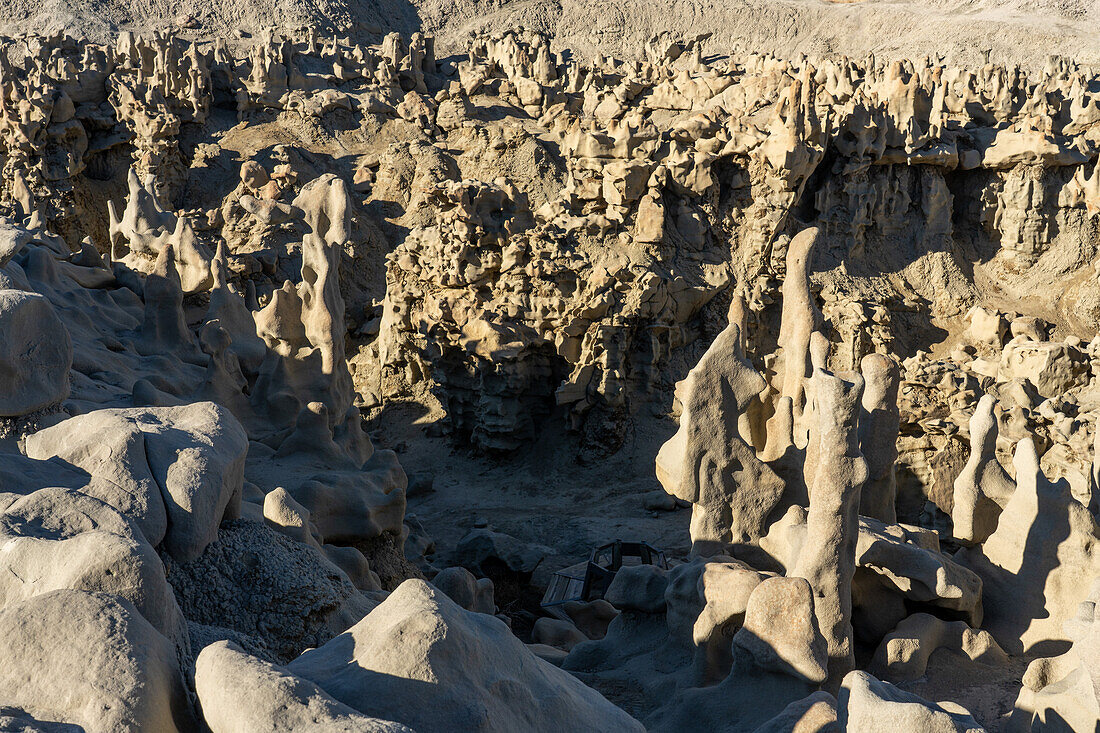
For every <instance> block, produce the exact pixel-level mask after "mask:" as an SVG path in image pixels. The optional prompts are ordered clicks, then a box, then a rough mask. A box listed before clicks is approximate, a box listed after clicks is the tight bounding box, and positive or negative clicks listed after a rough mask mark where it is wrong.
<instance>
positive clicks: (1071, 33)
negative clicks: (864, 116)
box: [0, 0, 1100, 69]
mask: <svg viewBox="0 0 1100 733" xmlns="http://www.w3.org/2000/svg"><path fill="white" fill-rule="evenodd" d="M0 11H3V12H2V16H0V17H3V18H5V19H9V20H7V21H6V22H0V31H3V32H4V33H8V34H15V33H19V32H25V31H31V30H33V31H55V30H68V31H69V32H72V33H75V34H81V35H86V36H90V37H93V38H97V39H100V40H106V39H108V38H111V37H113V35H114V34H115V33H117V31H118V30H121V29H136V30H147V29H154V28H159V29H164V28H173V29H175V30H177V31H178V32H181V33H183V34H184V35H186V36H188V37H210V36H214V35H222V36H228V37H230V38H231V39H236V38H237V36H238V30H240V31H243V32H244V33H245V34H246V35H247V34H256V33H258V32H259V31H260V30H261V29H263V28H264V27H268V26H273V25H276V26H286V25H306V24H308V25H312V26H314V27H316V28H318V29H319V30H324V31H335V32H338V33H341V34H346V35H348V36H350V37H353V38H357V39H359V40H362V41H365V42H377V41H379V40H380V39H381V35H380V34H381V33H382V32H385V31H388V30H395V31H398V32H401V33H406V34H407V33H411V32H412V31H414V30H426V31H431V32H433V33H434V34H435V35H436V36H437V40H438V47H439V50H440V55H445V54H449V53H459V52H461V51H462V49H463V48H464V46H465V39H466V38H467V37H468V35H469V33H471V32H480V31H488V32H500V31H503V30H506V29H508V28H515V27H520V26H522V27H526V28H530V29H535V30H540V31H544V32H547V33H550V34H551V35H553V36H554V38H555V43H556V46H557V47H559V48H562V49H565V48H569V49H572V52H573V53H574V54H577V55H579V56H582V57H587V58H591V57H592V56H594V55H595V54H597V53H605V54H613V55H616V56H619V57H627V58H630V57H638V56H641V55H643V53H644V44H645V42H646V41H647V40H649V39H650V38H651V37H653V36H654V35H656V34H667V35H670V36H673V37H676V38H690V37H697V36H700V35H704V34H710V39H709V40H708V43H707V46H706V50H707V52H708V53H712V54H719V55H720V54H726V53H729V52H730V51H731V50H733V49H736V48H742V49H754V50H760V51H770V52H775V53H780V54H784V55H792V54H797V53H806V54H815V55H822V54H834V53H836V54H841V53H842V54H848V55H855V56H862V55H864V54H866V53H868V52H873V53H875V54H877V55H880V56H883V57H886V58H897V57H906V56H908V57H919V56H924V55H932V56H936V55H942V56H943V57H944V58H945V59H946V60H947V61H949V62H950V63H964V64H971V65H973V64H978V63H982V61H983V59H984V58H985V57H984V55H983V52H985V51H988V52H989V58H990V59H991V60H993V61H995V62H1017V63H1021V64H1023V65H1025V66H1026V67H1029V68H1033V69H1036V68H1041V67H1042V66H1043V65H1044V64H1045V63H1046V62H1047V59H1048V58H1049V57H1050V56H1051V55H1052V54H1057V55H1063V56H1070V57H1073V58H1075V59H1076V60H1078V61H1080V62H1082V63H1085V64H1092V65H1100V34H1097V33H1096V32H1095V27H1096V23H1097V22H1098V21H1100V8H1098V7H1097V5H1096V3H1093V2H1086V0H908V1H905V2H901V1H891V0H857V1H856V2H831V1H830V0H663V1H662V2H653V1H652V0H616V1H615V2H591V0H313V1H312V2H305V1H304V0H219V2H217V3H210V2H208V0H47V1H46V2H38V1H37V0H33V1H32V0H0ZM245 40H246V42H247V38H246V39H245Z"/></svg>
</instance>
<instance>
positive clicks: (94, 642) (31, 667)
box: [0, 590, 197, 733]
mask: <svg viewBox="0 0 1100 733" xmlns="http://www.w3.org/2000/svg"><path fill="white" fill-rule="evenodd" d="M0 659H2V660H3V664H0V700H3V701H4V704H5V705H11V706H14V707H17V708H20V709H21V710H23V711H25V712H26V713H27V714H29V715H31V716H33V717H34V718H36V719H39V720H48V721H56V722H60V723H71V724H73V725H79V726H81V727H82V728H83V730H84V731H86V732H87V733H99V732H102V733H108V732H112V733H114V732H116V731H133V732H134V733H140V732H144V731H158V732H160V731H163V733H172V732H173V731H177V730H178V731H191V730H195V729H196V728H197V721H196V720H195V719H194V715H193V712H192V710H191V706H190V703H189V701H188V696H187V691H186V687H185V685H184V679H183V675H182V674H181V671H180V668H179V662H178V661H177V656H176V649H175V648H174V647H173V645H172V643H171V642H170V641H168V639H166V638H165V637H164V636H162V635H161V634H160V633H158V632H157V630H156V629H154V628H153V627H152V626H151V625H150V624H149V622H148V621H146V620H145V619H144V618H143V617H142V615H141V614H140V613H138V612H137V610H136V609H135V608H134V607H133V606H132V605H131V604H130V603H129V602H128V601H125V600H123V599H121V598H119V597H117V596H112V595H108V594H106V593H86V592H82V591H75V590H58V591H54V592H52V593H46V594H44V595H40V596H35V597H34V598H31V599H29V600H27V601H24V602H23V603H21V604H18V605H15V606H9V607H8V608H4V609H0Z"/></svg>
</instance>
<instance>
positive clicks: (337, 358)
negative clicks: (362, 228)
mask: <svg viewBox="0 0 1100 733" xmlns="http://www.w3.org/2000/svg"><path fill="white" fill-rule="evenodd" d="M348 201H349V199H348V192H347V188H346V187H345V186H344V182H343V181H342V180H341V179H339V178H337V177H336V176H335V175H333V174H331V173H330V174H327V175H324V176H321V177H320V178H318V179H316V180H314V181H311V182H310V183H309V184H307V185H306V186H305V187H304V188H303V189H302V191H301V193H299V194H298V196H297V197H296V198H295V199H294V205H295V206H296V207H298V208H300V209H301V210H302V211H303V212H305V224H306V233H305V235H304V236H303V237H302V282H301V283H299V285H298V295H299V297H301V299H302V325H303V326H305V335H306V338H307V339H308V340H309V342H310V343H311V344H312V345H313V346H314V347H315V348H316V349H317V350H318V351H319V352H320V355H321V371H322V373H323V374H324V375H325V377H326V378H327V379H328V382H329V383H328V384H327V385H326V387H327V389H326V392H327V394H325V395H324V397H323V398H322V399H321V401H322V402H323V403H324V404H325V407H327V408H328V414H329V419H330V421H335V422H342V421H343V419H344V416H345V415H346V414H347V413H348V408H350V407H351V405H352V397H353V390H352V383H351V372H349V371H348V365H347V361H346V359H345V355H344V336H345V331H346V326H345V323H344V298H343V296H342V295H340V251H341V249H342V248H343V246H344V245H345V244H346V243H347V241H348V227H347V224H348Z"/></svg>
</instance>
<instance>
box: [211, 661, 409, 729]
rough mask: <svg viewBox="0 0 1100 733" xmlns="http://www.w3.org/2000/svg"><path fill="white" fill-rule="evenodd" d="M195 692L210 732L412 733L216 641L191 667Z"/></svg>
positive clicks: (276, 667)
mask: <svg viewBox="0 0 1100 733" xmlns="http://www.w3.org/2000/svg"><path fill="white" fill-rule="evenodd" d="M195 689H196V691H197V692H198V695H199V705H200V706H201V707H202V715H203V718H205V719H206V724H207V725H208V726H210V730H211V731H213V733H278V732H279V731H310V732H311V733H413V732H412V731H411V730H410V729H409V728H407V727H405V726H403V725H401V724H399V723H392V722H390V721H388V720H379V719H378V718H370V717H367V716H366V715H362V714H361V713H357V712H356V711H354V710H352V709H351V708H350V707H348V706H347V705H344V704H343V703H340V702H337V701H336V700H333V699H332V698H331V697H330V696H329V695H327V694H326V693H325V691H324V690H322V689H321V688H320V687H318V686H317V685H315V684H313V683H312V682H309V681H307V680H304V679H302V678H301V677H296V676H294V675H292V674H290V673H289V672H287V671H286V670H285V669H283V668H282V667H279V666H277V665H275V664H271V663H270V662H265V661H263V660H261V659H257V658H256V657H253V656H251V655H250V654H246V653H245V652H243V651H241V649H240V647H238V646H236V645H235V644H232V643H231V642H227V641H219V642H216V643H214V644H211V645H210V646H208V647H206V648H205V649H203V650H202V653H201V654H199V658H198V660H197V661H196V664H195Z"/></svg>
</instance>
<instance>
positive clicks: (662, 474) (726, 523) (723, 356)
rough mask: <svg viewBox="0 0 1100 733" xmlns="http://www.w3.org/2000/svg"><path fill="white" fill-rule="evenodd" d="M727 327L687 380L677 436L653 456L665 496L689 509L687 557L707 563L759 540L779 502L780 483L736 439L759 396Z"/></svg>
mask: <svg viewBox="0 0 1100 733" xmlns="http://www.w3.org/2000/svg"><path fill="white" fill-rule="evenodd" d="M740 338H741V329H740V328H738V326H737V324H736V323H731V324H730V325H729V326H728V327H726V329H725V330H724V331H722V333H720V334H718V337H717V338H716V339H715V340H714V343H713V344H711V346H710V348H709V349H708V350H707V353H706V354H704V355H703V358H702V359H700V360H699V363H698V364H696V365H695V367H694V368H693V369H692V370H691V371H690V372H689V373H688V376H687V378H686V380H685V383H684V387H685V389H684V409H683V413H682V414H681V415H680V429H679V430H677V431H676V434H675V435H673V436H672V437H671V438H670V439H669V440H668V441H667V442H666V443H665V444H664V445H663V446H661V450H660V451H659V452H658V453H657V466H656V468H657V479H658V480H659V481H660V482H661V485H662V486H663V487H664V489H665V491H667V492H668V493H669V494H672V495H673V496H675V497H677V498H679V499H683V500H684V501H690V502H692V504H693V505H694V506H693V510H692V515H691V541H692V551H693V552H695V553H698V554H701V555H713V554H714V553H716V552H719V551H721V550H723V549H724V547H725V546H726V545H728V544H730V543H739V542H750V541H753V540H757V539H759V538H760V537H761V536H763V535H764V533H765V532H766V530H767V524H766V523H767V519H768V515H769V514H770V513H771V511H772V510H773V509H774V508H775V507H776V505H777V504H778V503H779V501H780V499H781V498H782V495H783V487H784V484H783V481H782V479H780V478H779V476H777V475H776V474H775V472H774V471H772V469H771V468H770V467H768V465H767V464H766V463H764V462H763V461H761V460H760V459H759V458H757V456H756V451H755V450H754V449H753V448H752V446H750V445H749V444H747V443H746V442H745V441H744V440H743V439H742V438H741V435H740V434H739V432H738V429H737V423H738V417H739V416H740V415H741V413H742V412H743V411H744V409H745V406H746V405H747V404H749V402H750V401H752V400H754V399H756V397H757V395H759V394H760V392H761V391H762V390H763V389H764V387H765V385H766V382H765V380H764V378H763V377H761V376H760V374H758V373H757V372H756V370H755V369H753V368H752V365H751V364H749V362H748V361H746V360H745V357H744V355H743V354H742V353H741V347H740Z"/></svg>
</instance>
